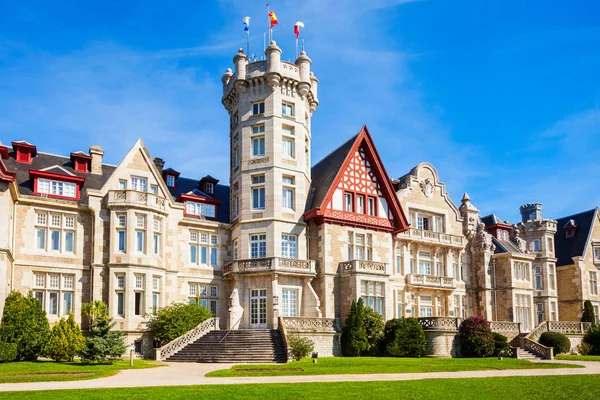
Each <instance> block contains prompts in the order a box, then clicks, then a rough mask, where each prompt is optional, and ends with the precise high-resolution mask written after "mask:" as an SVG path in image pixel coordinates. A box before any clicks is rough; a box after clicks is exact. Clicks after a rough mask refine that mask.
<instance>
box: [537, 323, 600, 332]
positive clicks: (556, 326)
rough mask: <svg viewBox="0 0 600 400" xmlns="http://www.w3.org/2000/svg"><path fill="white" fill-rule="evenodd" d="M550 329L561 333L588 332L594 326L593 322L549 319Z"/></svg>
mask: <svg viewBox="0 0 600 400" xmlns="http://www.w3.org/2000/svg"><path fill="white" fill-rule="evenodd" d="M547 324H548V330H549V331H552V332H560V333H586V332H587V331H588V329H590V328H591V327H592V323H591V322H567V321H548V322H547Z"/></svg>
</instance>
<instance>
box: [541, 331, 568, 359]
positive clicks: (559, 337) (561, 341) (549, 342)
mask: <svg viewBox="0 0 600 400" xmlns="http://www.w3.org/2000/svg"><path fill="white" fill-rule="evenodd" d="M539 342H540V344H542V345H544V346H546V347H554V354H555V355H556V354H561V353H568V352H570V351H571V341H570V340H569V338H568V337H567V335H564V334H562V333H560V332H544V333H542V336H540V340H539Z"/></svg>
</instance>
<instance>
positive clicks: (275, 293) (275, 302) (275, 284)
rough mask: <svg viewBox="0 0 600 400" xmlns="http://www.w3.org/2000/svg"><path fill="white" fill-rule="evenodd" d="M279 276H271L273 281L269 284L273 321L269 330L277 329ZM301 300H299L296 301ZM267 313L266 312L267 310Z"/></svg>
mask: <svg viewBox="0 0 600 400" xmlns="http://www.w3.org/2000/svg"><path fill="white" fill-rule="evenodd" d="M278 279H279V276H278V275H277V274H273V281H272V284H271V290H272V294H273V296H272V299H273V300H272V303H273V320H272V323H271V324H272V325H271V329H277V327H278V326H279V300H280V299H279V297H280V296H279V281H278ZM298 300H301V299H300V298H298V299H297V301H298ZM267 313H268V310H267Z"/></svg>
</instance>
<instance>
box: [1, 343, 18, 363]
mask: <svg viewBox="0 0 600 400" xmlns="http://www.w3.org/2000/svg"><path fill="white" fill-rule="evenodd" d="M15 358H17V344H16V343H6V342H0V362H10V361H15Z"/></svg>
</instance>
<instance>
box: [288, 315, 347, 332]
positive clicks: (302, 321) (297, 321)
mask: <svg viewBox="0 0 600 400" xmlns="http://www.w3.org/2000/svg"><path fill="white" fill-rule="evenodd" d="M282 319H283V322H284V324H285V328H286V329H287V330H290V331H292V330H293V331H312V332H331V331H339V330H340V327H339V326H338V321H337V320H336V319H335V318H307V317H282Z"/></svg>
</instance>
